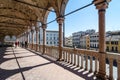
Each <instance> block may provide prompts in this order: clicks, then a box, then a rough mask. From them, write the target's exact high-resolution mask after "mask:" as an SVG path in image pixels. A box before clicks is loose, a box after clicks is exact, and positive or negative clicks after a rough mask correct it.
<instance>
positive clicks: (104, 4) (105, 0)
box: [93, 0, 111, 10]
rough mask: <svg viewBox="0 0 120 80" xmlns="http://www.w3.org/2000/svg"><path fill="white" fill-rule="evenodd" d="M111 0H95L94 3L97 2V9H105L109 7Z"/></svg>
mask: <svg viewBox="0 0 120 80" xmlns="http://www.w3.org/2000/svg"><path fill="white" fill-rule="evenodd" d="M110 1H111V0H94V1H93V3H94V4H95V6H96V9H98V10H101V9H102V10H103V9H106V8H108V4H109V2H110Z"/></svg>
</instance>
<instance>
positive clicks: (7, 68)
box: [0, 47, 92, 80]
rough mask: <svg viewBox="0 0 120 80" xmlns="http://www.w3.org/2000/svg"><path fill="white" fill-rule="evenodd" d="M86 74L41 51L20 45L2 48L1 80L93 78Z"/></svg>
mask: <svg viewBox="0 0 120 80" xmlns="http://www.w3.org/2000/svg"><path fill="white" fill-rule="evenodd" d="M85 74H86V73H85V71H83V70H78V68H75V67H74V66H71V65H70V64H67V63H66V64H65V63H60V62H56V61H54V60H52V59H50V58H48V57H47V56H45V55H41V54H40V53H35V52H32V51H29V50H26V49H23V48H20V47H18V48H12V47H8V48H5V47H4V48H0V80H86V79H87V80H92V77H89V76H88V74H86V75H85ZM88 77H89V78H88Z"/></svg>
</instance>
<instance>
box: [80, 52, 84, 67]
mask: <svg viewBox="0 0 120 80" xmlns="http://www.w3.org/2000/svg"><path fill="white" fill-rule="evenodd" d="M83 57H84V56H83V54H81V67H80V68H81V69H82V68H83Z"/></svg>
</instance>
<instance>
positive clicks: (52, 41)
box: [39, 29, 59, 46]
mask: <svg viewBox="0 0 120 80" xmlns="http://www.w3.org/2000/svg"><path fill="white" fill-rule="evenodd" d="M39 37H40V42H39V44H41V45H42V44H43V31H42V29H40V34H39ZM58 41H59V32H58V31H52V30H47V31H46V45H48V46H58V44H59V43H58Z"/></svg>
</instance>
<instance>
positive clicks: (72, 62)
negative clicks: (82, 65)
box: [70, 53, 73, 64]
mask: <svg viewBox="0 0 120 80" xmlns="http://www.w3.org/2000/svg"><path fill="white" fill-rule="evenodd" d="M72 63H73V53H71V62H70V64H72Z"/></svg>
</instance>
